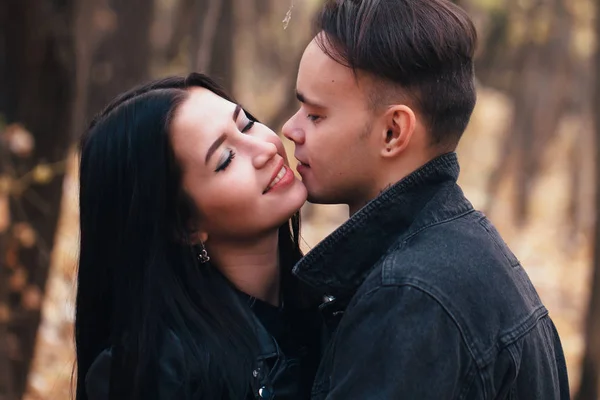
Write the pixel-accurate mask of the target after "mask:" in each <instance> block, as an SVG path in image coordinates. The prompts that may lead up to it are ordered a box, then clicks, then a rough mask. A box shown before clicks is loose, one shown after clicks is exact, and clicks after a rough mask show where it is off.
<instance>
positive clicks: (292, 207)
mask: <svg viewBox="0 0 600 400" xmlns="http://www.w3.org/2000/svg"><path fill="white" fill-rule="evenodd" d="M171 142H172V146H173V150H174V152H175V156H176V157H177V160H178V161H179V163H180V165H181V167H182V170H183V186H184V190H185V191H186V193H188V195H189V196H190V197H191V198H192V199H193V201H194V202H195V204H196V206H197V207H198V210H199V211H200V221H197V225H198V228H199V232H200V233H205V234H207V235H208V238H209V239H210V240H211V241H212V240H218V239H221V240H223V239H224V240H230V239H234V240H235V239H238V240H239V239H242V240H243V239H251V238H255V237H256V236H257V235H260V234H262V233H267V232H269V231H272V230H274V229H276V228H278V227H279V226H281V225H282V224H283V223H284V222H285V221H286V220H288V219H289V218H290V217H291V216H292V215H293V214H294V213H295V212H296V211H298V210H299V209H300V207H301V206H302V204H303V203H304V202H305V201H306V188H305V187H304V185H303V184H302V182H300V181H299V180H298V179H296V177H295V176H294V174H293V172H292V170H291V169H290V168H289V166H288V160H287V157H286V154H285V150H284V147H283V144H282V143H281V140H280V139H279V137H278V136H277V135H276V134H275V133H274V132H273V131H272V130H270V129H269V128H267V127H266V126H264V125H262V124H260V123H258V122H257V123H253V122H252V121H250V120H249V119H248V117H247V116H246V114H245V113H244V110H243V109H241V107H240V106H239V105H236V104H234V103H231V102H229V101H227V100H225V99H223V98H222V97H220V96H218V95H216V94H214V93H213V92H211V91H210V90H208V89H204V88H192V89H190V90H189V96H188V98H187V99H186V100H185V101H184V102H183V103H182V104H181V105H180V107H179V108H178V110H177V112H176V113H175V116H174V118H173V121H172V125H171Z"/></svg>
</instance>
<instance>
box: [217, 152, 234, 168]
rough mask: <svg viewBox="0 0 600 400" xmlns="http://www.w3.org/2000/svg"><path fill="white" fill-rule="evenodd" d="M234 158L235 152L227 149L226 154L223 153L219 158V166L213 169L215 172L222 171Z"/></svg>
mask: <svg viewBox="0 0 600 400" xmlns="http://www.w3.org/2000/svg"><path fill="white" fill-rule="evenodd" d="M234 158H235V152H234V151H233V150H231V149H227V152H225V153H224V154H223V156H222V157H221V160H220V161H219V165H218V166H217V169H215V172H219V171H224V170H225V169H226V168H227V167H228V166H229V164H231V161H232V160H233V159H234Z"/></svg>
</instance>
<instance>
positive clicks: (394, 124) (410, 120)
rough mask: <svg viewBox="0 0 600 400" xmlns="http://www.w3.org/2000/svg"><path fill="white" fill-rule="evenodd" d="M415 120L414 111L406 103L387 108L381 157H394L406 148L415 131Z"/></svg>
mask: <svg viewBox="0 0 600 400" xmlns="http://www.w3.org/2000/svg"><path fill="white" fill-rule="evenodd" d="M416 120H417V118H416V116H415V113H414V111H413V110H412V109H411V108H410V107H408V106H406V105H395V106H392V107H390V108H389V109H388V110H387V112H386V113H385V122H386V124H385V131H384V132H382V134H383V138H382V139H383V140H382V141H381V143H382V147H381V155H382V156H383V157H386V158H388V157H395V156H397V155H398V154H400V153H402V152H403V151H404V149H406V147H407V146H408V144H409V143H410V140H411V139H412V136H413V133H414V132H415V127H416Z"/></svg>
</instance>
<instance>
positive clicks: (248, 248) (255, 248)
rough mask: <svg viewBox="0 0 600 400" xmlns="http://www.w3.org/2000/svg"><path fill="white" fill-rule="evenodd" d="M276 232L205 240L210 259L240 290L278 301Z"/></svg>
mask: <svg viewBox="0 0 600 400" xmlns="http://www.w3.org/2000/svg"><path fill="white" fill-rule="evenodd" d="M278 244H279V242H278V236H277V232H275V233H274V234H272V235H268V236H265V237H262V238H261V239H258V240H256V241H253V242H244V243H242V242H239V241H217V240H209V242H208V243H207V245H206V249H207V251H208V255H209V256H210V259H211V263H212V264H213V265H215V266H216V267H217V268H219V270H220V271H221V273H222V274H223V275H225V277H226V278H227V279H228V280H229V281H230V282H231V283H232V284H233V285H234V286H235V287H236V288H237V289H238V290H240V291H242V292H244V293H246V294H248V295H250V296H252V297H256V298H257V299H260V300H262V301H265V302H267V303H270V304H273V305H275V306H278V305H279V299H280V297H279V293H280V272H279V251H278Z"/></svg>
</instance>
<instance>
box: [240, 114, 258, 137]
mask: <svg viewBox="0 0 600 400" xmlns="http://www.w3.org/2000/svg"><path fill="white" fill-rule="evenodd" d="M240 119H241V122H242V124H243V128H242V129H240V132H242V133H247V132H248V131H249V130H250V129H252V127H253V126H254V123H255V122H256V121H255V120H254V118H249V117H248V115H247V114H246V113H245V112H244V110H242V112H240Z"/></svg>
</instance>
